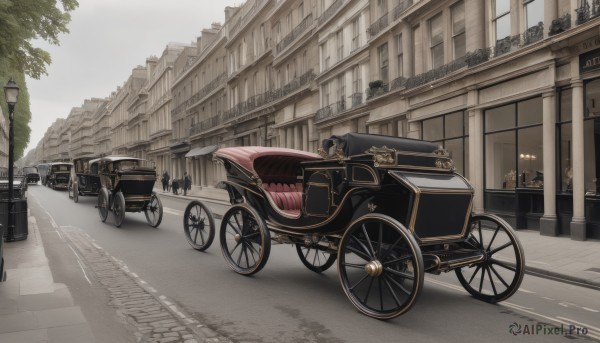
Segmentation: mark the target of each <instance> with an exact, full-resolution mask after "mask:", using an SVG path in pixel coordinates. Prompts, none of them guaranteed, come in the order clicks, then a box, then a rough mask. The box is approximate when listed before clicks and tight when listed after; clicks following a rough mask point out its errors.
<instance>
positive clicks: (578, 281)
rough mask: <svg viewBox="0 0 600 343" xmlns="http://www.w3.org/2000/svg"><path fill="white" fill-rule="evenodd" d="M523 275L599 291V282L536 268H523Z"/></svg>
mask: <svg viewBox="0 0 600 343" xmlns="http://www.w3.org/2000/svg"><path fill="white" fill-rule="evenodd" d="M525 273H526V274H529V275H533V276H537V277H541V278H544V279H549V280H554V281H558V282H563V283H569V284H572V285H576V286H581V287H585V288H591V289H595V290H600V282H594V281H591V280H587V279H584V278H580V277H576V276H572V275H567V274H561V273H557V272H553V271H550V270H546V269H542V268H538V267H529V266H525Z"/></svg>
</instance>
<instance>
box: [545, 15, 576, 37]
mask: <svg viewBox="0 0 600 343" xmlns="http://www.w3.org/2000/svg"><path fill="white" fill-rule="evenodd" d="M570 28H571V15H570V14H569V13H566V14H564V15H563V16H562V17H560V18H556V19H554V20H552V24H551V25H550V28H549V29H548V35H549V36H554V35H557V34H559V33H562V32H565V31H567V30H568V29H570Z"/></svg>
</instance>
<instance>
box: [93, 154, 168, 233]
mask: <svg viewBox="0 0 600 343" xmlns="http://www.w3.org/2000/svg"><path fill="white" fill-rule="evenodd" d="M92 162H93V163H97V164H98V174H99V176H100V185H101V186H100V190H99V193H98V205H97V207H98V213H99V214H100V220H102V222H105V221H106V218H107V217H108V212H109V211H112V212H113V216H114V224H115V226H117V227H120V226H121V224H122V223H123V220H124V219H125V212H144V214H145V215H146V220H147V221H148V224H150V226H152V227H158V226H159V225H160V222H161V221H162V215H163V207H162V203H161V201H160V199H159V198H158V196H157V195H156V193H155V192H153V191H152V189H153V188H154V184H155V183H156V169H155V168H154V167H153V166H151V165H150V164H149V163H148V161H146V160H143V159H139V158H135V157H126V156H106V157H101V158H99V159H97V160H94V161H92Z"/></svg>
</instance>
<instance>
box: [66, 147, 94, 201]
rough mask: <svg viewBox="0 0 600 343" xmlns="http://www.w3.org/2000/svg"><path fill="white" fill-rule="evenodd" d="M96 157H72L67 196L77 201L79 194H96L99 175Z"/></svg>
mask: <svg viewBox="0 0 600 343" xmlns="http://www.w3.org/2000/svg"><path fill="white" fill-rule="evenodd" d="M98 160H99V159H98V158H97V159H94V158H93V157H81V158H74V159H73V168H71V178H70V180H69V186H68V187H67V190H68V193H69V198H72V199H73V201H74V202H78V201H79V196H80V195H93V196H96V195H98V191H99V190H100V176H99V175H98Z"/></svg>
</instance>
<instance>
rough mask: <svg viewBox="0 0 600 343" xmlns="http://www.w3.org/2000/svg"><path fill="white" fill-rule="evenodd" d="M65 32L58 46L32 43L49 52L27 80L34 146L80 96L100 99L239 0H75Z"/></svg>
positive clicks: (221, 17) (78, 103)
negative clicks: (43, 69)
mask: <svg viewBox="0 0 600 343" xmlns="http://www.w3.org/2000/svg"><path fill="white" fill-rule="evenodd" d="M78 1H79V7H78V8H77V9H76V10H75V11H73V12H72V13H71V22H70V23H69V31H70V33H69V34H66V35H62V36H61V37H60V46H54V45H49V44H47V43H45V42H35V45H36V46H38V47H40V48H43V49H45V50H46V51H48V52H49V53H50V54H51V56H52V64H51V65H50V66H48V68H47V71H48V75H47V76H42V77H41V78H40V80H34V79H31V78H28V79H27V86H28V89H29V95H30V102H31V124H30V126H31V137H30V140H29V145H28V147H27V148H26V149H25V153H27V152H28V151H29V150H31V149H33V148H35V147H36V146H37V144H38V142H39V141H40V140H41V139H42V138H43V137H44V133H45V132H46V129H47V128H48V127H49V126H50V125H51V124H52V123H53V122H54V121H55V120H56V119H57V118H66V117H67V116H68V115H69V112H70V111H71V108H73V107H79V106H81V105H82V104H83V101H84V100H85V99H90V98H94V97H96V98H104V97H107V96H108V95H110V93H111V92H112V91H114V90H116V88H117V86H120V85H122V84H123V83H124V82H125V81H126V80H127V78H128V77H129V75H130V74H131V71H132V69H133V68H134V67H135V66H137V65H144V64H145V63H146V58H147V57H149V56H151V55H155V56H157V57H160V55H161V54H162V52H163V50H164V48H165V47H166V45H167V44H168V43H170V42H180V43H186V44H190V43H191V42H192V41H195V40H196V37H197V36H199V35H200V31H201V30H202V29H203V28H209V27H210V25H211V23H213V22H220V23H223V22H224V21H225V14H224V9H225V7H226V6H233V5H239V4H242V3H243V2H244V1H242V0H236V1H233V0H225V1H221V0H219V1H210V0H78Z"/></svg>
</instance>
